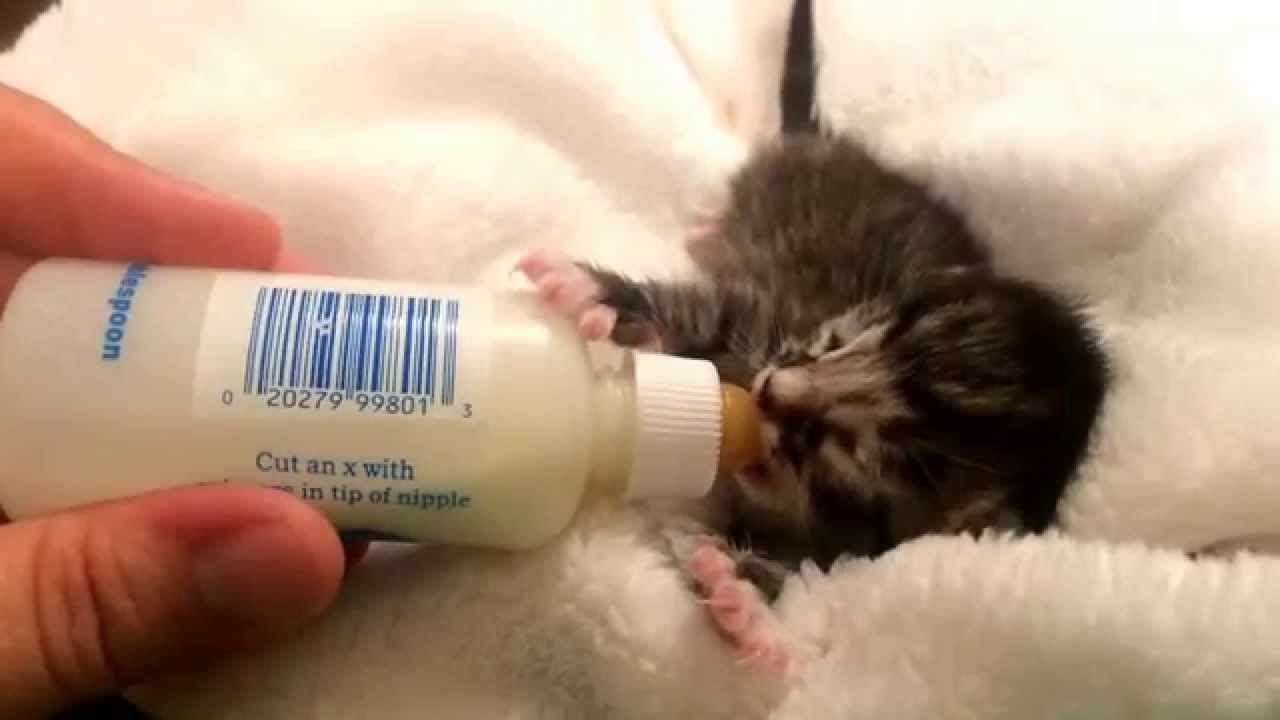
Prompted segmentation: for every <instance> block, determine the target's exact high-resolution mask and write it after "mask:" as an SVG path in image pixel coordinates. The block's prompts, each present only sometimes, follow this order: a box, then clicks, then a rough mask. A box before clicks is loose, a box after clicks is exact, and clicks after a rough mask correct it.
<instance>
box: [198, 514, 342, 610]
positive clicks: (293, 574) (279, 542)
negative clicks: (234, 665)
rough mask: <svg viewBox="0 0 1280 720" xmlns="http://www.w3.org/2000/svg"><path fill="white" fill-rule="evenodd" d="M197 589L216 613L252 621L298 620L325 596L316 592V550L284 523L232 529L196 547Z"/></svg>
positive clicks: (321, 602)
mask: <svg viewBox="0 0 1280 720" xmlns="http://www.w3.org/2000/svg"><path fill="white" fill-rule="evenodd" d="M193 552H194V556H193V562H194V568H195V569H194V574H195V581H196V586H197V589H198V591H199V593H200V596H201V598H202V600H203V601H204V605H205V608H206V610H207V611H208V612H209V613H210V614H211V615H213V616H214V617H217V618H220V619H226V620H231V621H236V622H241V623H249V624H254V625H288V626H292V625H296V624H300V623H303V622H306V621H307V620H310V619H312V618H313V617H315V616H316V615H318V614H319V613H320V612H321V610H323V605H324V603H325V602H326V601H327V598H325V597H319V596H317V593H316V583H315V582H313V581H312V579H313V578H315V577H316V575H317V568H316V567H315V556H314V554H313V553H312V552H310V551H309V549H308V548H306V547H304V546H303V545H302V543H301V542H300V538H299V537H298V536H297V533H296V532H294V531H293V530H292V529H291V528H290V527H289V526H288V525H286V524H284V523H273V522H267V523H263V524H259V525H251V526H249V527H246V528H243V529H240V530H238V531H234V532H232V533H231V534H229V535H227V536H225V537H221V538H217V539H214V540H212V541H210V542H208V543H206V544H204V545H203V546H201V547H199V548H197V549H195V550H194V551H193Z"/></svg>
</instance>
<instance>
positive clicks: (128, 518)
mask: <svg viewBox="0 0 1280 720" xmlns="http://www.w3.org/2000/svg"><path fill="white" fill-rule="evenodd" d="M342 572H343V556H342V549H341V547H340V545H339V543H338V540H337V536H336V534H335V533H334V532H333V530H332V529H331V527H330V525H329V524H328V523H327V522H326V521H325V520H324V519H323V518H322V517H321V516H320V515H319V514H318V513H317V512H315V511H314V510H313V509H311V508H309V507H307V506H306V505H305V504H303V503H301V502H299V501H297V500H295V499H293V498H290V497H288V496H286V495H284V494H283V493H280V492H277V491H273V490H267V489H258V488H191V489H184V490H174V491H167V492H162V493H155V494H151V495H145V496H142V497H138V498H134V499H132V500H130V501H121V502H116V503H108V504H103V505H98V506H95V507H92V508H88V509H85V510H81V511H77V512H73V513H67V514H63V515H59V516H52V517H48V518H43V519H37V520H31V521H23V522H18V523H14V524H11V525H7V526H4V527H0V717H14V716H18V717H26V716H28V715H38V714H40V713H44V712H48V711H50V710H55V709H58V708H59V707H62V706H65V705H67V704H70V703H74V702H78V701H80V700H83V699H87V698H90V697H92V696H95V695H97V694H99V693H104V692H109V691H112V690H114V689H118V688H123V687H126V686H127V685H129V684H130V683H132V682H134V681H136V680H138V679H139V678H142V677H144V676H149V675H151V674H153V673H156V672H159V671H162V670H163V671H169V670H175V669H180V667H181V666H182V665H184V664H187V663H189V662H192V661H199V660H202V659H205V658H211V657H214V656H217V655H219V654H222V653H225V652H230V651H234V650H239V649H245V648H249V647H252V646H254V645H256V644H258V643H262V642H265V641H267V640H270V639H271V638H273V637H276V636H279V635H280V634H281V633H283V632H286V631H288V630H290V629H292V628H295V627H297V626H298V625H299V624H300V623H303V622H306V621H308V620H311V619H312V618H314V617H315V616H316V615H318V614H319V613H320V612H321V611H322V610H323V609H324V608H325V607H327V606H328V604H329V603H330V602H331V601H332V599H333V597H334V595H335V593H336V591H337V587H338V583H339V581H340V578H341V575H342Z"/></svg>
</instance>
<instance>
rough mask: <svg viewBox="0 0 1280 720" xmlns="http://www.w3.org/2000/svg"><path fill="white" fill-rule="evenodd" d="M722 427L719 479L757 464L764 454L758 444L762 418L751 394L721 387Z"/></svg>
mask: <svg viewBox="0 0 1280 720" xmlns="http://www.w3.org/2000/svg"><path fill="white" fill-rule="evenodd" d="M720 398H721V409H720V415H721V418H722V428H721V435H720V470H719V473H720V475H721V476H729V475H733V474H734V473H736V472H738V471H739V470H742V469H743V468H745V467H747V466H749V465H751V464H752V463H755V462H758V461H759V460H760V459H761V457H762V456H763V454H764V445H763V443H762V442H761V441H760V426H761V423H762V419H761V416H760V408H758V407H756V402H755V398H753V397H751V393H749V392H747V391H746V390H743V389H742V388H740V387H738V386H737V385H730V384H728V383H724V384H722V385H720Z"/></svg>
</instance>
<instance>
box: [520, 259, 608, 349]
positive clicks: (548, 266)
mask: <svg viewBox="0 0 1280 720" xmlns="http://www.w3.org/2000/svg"><path fill="white" fill-rule="evenodd" d="M516 269H517V270H519V271H520V272H522V273H524V275H525V277H527V278H529V281H530V282H532V283H533V285H534V287H536V288H537V290H538V295H539V296H541V297H542V299H543V300H544V301H545V302H546V303H547V304H548V305H550V306H551V307H553V308H555V309H556V310H557V311H559V312H561V313H563V314H564V315H566V316H568V317H570V318H574V319H575V320H577V322H578V330H579V332H580V333H581V334H582V336H583V337H584V338H586V339H588V340H603V339H605V338H607V337H609V335H610V333H612V332H613V326H614V324H615V323H616V322H617V319H618V316H617V313H616V312H615V311H614V310H613V309H612V308H609V307H606V306H604V305H601V304H599V301H598V298H599V295H600V286H599V285H598V284H597V283H596V281H595V280H594V279H593V278H592V277H591V276H590V275H589V274H588V273H587V272H586V271H584V270H583V269H582V268H580V267H578V266H577V265H576V264H574V262H573V259H572V258H570V257H569V256H568V255H565V254H563V253H560V252H557V251H555V250H536V251H534V252H531V253H529V254H528V255H526V256H525V257H524V258H523V259H521V260H520V262H518V263H516Z"/></svg>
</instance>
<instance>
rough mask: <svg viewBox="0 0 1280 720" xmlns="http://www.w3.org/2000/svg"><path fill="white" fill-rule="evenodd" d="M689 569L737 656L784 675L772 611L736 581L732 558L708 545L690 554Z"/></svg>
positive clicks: (784, 659)
mask: <svg viewBox="0 0 1280 720" xmlns="http://www.w3.org/2000/svg"><path fill="white" fill-rule="evenodd" d="M688 567H689V572H690V573H691V574H692V575H693V577H694V579H696V580H697V582H698V584H699V585H700V586H701V587H702V591H703V596H704V601H703V602H704V603H705V605H706V607H707V612H708V613H709V614H710V616H711V619H712V621H713V622H714V623H715V625H716V627H717V628H719V630H720V631H721V632H722V633H724V635H725V636H726V637H728V638H729V640H730V641H731V642H733V644H734V646H735V647H736V648H737V654H738V657H739V658H740V659H741V660H742V661H743V662H745V663H750V664H759V665H762V666H764V667H767V668H769V669H771V670H774V671H777V672H786V671H787V668H788V667H789V665H790V658H789V655H788V653H787V652H786V650H785V648H784V647H783V643H782V640H781V638H780V637H779V634H778V632H777V630H776V627H775V625H774V623H775V620H774V618H773V614H772V611H771V610H770V609H769V607H768V606H767V605H766V604H765V602H764V600H763V599H762V598H761V597H760V594H759V593H758V592H757V591H756V589H755V588H754V587H752V585H751V584H750V583H748V582H745V581H743V580H739V579H738V577H737V575H736V574H735V572H734V569H735V563H734V561H733V558H731V557H729V556H728V555H727V554H726V553H725V552H724V551H723V550H721V549H720V548H718V547H716V546H715V545H713V544H709V543H708V544H704V545H702V546H700V547H698V549H696V550H695V551H694V552H693V554H692V555H691V556H690V557H689V563H688Z"/></svg>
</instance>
